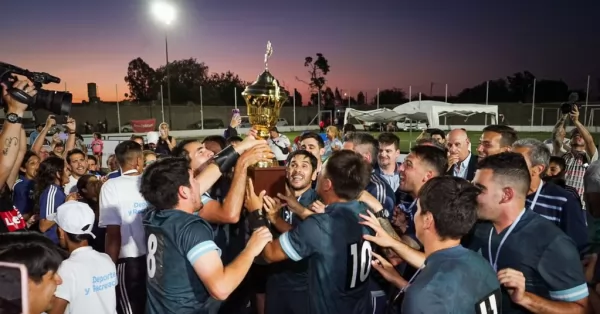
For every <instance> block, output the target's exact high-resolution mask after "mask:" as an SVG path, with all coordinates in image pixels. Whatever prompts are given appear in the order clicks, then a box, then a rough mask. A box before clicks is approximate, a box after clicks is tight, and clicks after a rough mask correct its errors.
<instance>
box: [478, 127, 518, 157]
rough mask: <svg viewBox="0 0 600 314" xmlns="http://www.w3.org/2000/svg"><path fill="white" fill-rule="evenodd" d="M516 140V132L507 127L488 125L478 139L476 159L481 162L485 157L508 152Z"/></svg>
mask: <svg viewBox="0 0 600 314" xmlns="http://www.w3.org/2000/svg"><path fill="white" fill-rule="evenodd" d="M517 139H518V137H517V131H515V130H514V129H513V128H511V127H509V126H507V125H500V124H492V125H488V126H486V127H485V128H483V133H481V137H480V138H479V145H477V157H478V158H479V160H482V159H483V158H485V157H487V156H491V155H496V154H500V153H503V152H509V151H510V150H511V149H512V147H511V146H512V144H513V143H514V142H515V141H517Z"/></svg>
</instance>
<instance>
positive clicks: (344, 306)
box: [246, 150, 372, 314]
mask: <svg viewBox="0 0 600 314" xmlns="http://www.w3.org/2000/svg"><path fill="white" fill-rule="evenodd" d="M369 168H370V167H369V166H368V165H367V164H366V163H365V162H364V160H363V157H362V156H360V155H359V154H356V153H354V152H351V151H347V150H343V151H338V152H334V153H333V154H332V156H331V157H330V158H329V160H328V162H327V163H325V167H324V169H323V171H322V172H321V173H320V174H319V178H318V183H317V193H318V195H319V197H320V198H321V199H322V201H323V203H325V204H326V205H328V207H327V211H326V212H325V213H323V214H315V215H310V216H309V217H308V218H306V219H305V220H304V221H303V222H302V223H301V224H299V225H298V226H297V227H296V228H293V229H292V230H290V231H288V232H285V233H284V234H282V235H281V236H280V237H279V238H278V239H276V240H273V242H271V243H269V244H267V246H266V247H265V249H264V250H263V257H264V258H265V260H267V261H268V262H271V263H273V262H279V261H284V260H287V259H291V260H294V261H300V260H307V261H308V263H309V265H310V267H309V268H308V291H310V297H309V298H308V299H307V301H306V302H305V303H306V309H307V311H308V312H309V313H323V314H325V313H328V314H337V313H340V314H341V313H343V314H353V313H357V314H358V313H361V314H362V313H370V309H371V302H370V300H369V299H370V297H371V295H370V292H369V285H368V282H367V281H368V278H369V273H370V270H371V263H370V261H371V258H372V254H371V245H370V243H369V242H368V241H364V240H363V238H362V237H363V235H364V234H366V233H370V230H368V229H367V228H364V227H363V226H361V225H360V224H358V220H359V217H358V214H359V213H363V214H366V211H367V208H366V207H365V206H364V204H362V203H360V202H359V201H357V198H358V197H359V195H360V193H362V191H363V190H364V189H365V187H366V185H367V183H368V182H369V173H370V169H369ZM250 182H251V181H250ZM246 193H247V196H246V198H247V200H246V201H247V205H248V206H247V208H248V209H249V211H250V213H249V215H248V221H249V223H250V226H251V228H253V229H254V228H258V227H259V226H261V225H265V224H266V221H264V219H262V218H261V211H259V210H258V209H261V208H262V207H263V199H262V198H260V197H258V196H257V195H256V194H255V193H254V191H253V187H252V185H251V184H249V187H248V189H247V190H246ZM278 197H279V198H282V199H283V200H284V201H285V202H287V203H292V202H294V201H296V198H295V197H293V196H285V195H281V194H279V195H278Z"/></svg>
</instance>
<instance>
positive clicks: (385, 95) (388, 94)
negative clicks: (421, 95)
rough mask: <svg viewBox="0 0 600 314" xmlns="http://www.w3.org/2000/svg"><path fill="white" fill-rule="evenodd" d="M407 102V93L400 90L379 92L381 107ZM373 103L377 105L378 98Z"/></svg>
mask: <svg viewBox="0 0 600 314" xmlns="http://www.w3.org/2000/svg"><path fill="white" fill-rule="evenodd" d="M406 101H407V99H406V93H405V92H404V91H403V90H402V89H400V88H392V89H384V90H382V91H380V92H379V104H380V105H400V104H403V103H405V102H406ZM373 102H374V103H377V96H375V98H374V101H373Z"/></svg>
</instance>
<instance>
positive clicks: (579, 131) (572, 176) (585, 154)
mask: <svg viewBox="0 0 600 314" xmlns="http://www.w3.org/2000/svg"><path fill="white" fill-rule="evenodd" d="M568 116H569V117H570V118H571V121H572V122H573V125H574V126H575V129H573V130H572V131H571V141H570V146H571V149H570V151H569V152H568V153H566V154H564V155H563V156H562V157H563V158H564V159H565V164H566V169H565V181H566V184H567V185H569V186H572V187H574V188H575V189H577V193H579V195H583V192H584V191H583V176H584V174H585V170H586V169H587V167H588V166H589V164H590V163H592V162H594V161H596V160H598V150H597V149H596V145H595V144H594V138H593V137H592V135H591V134H590V132H589V131H588V130H587V129H586V128H585V126H584V125H583V124H582V123H581V122H580V121H579V109H578V107H577V106H573V110H572V111H571V113H569V115H568ZM565 120H566V115H563V118H562V119H561V121H562V122H563V123H559V124H557V126H556V128H555V130H554V151H555V152H558V151H560V150H561V148H562V146H563V140H564V135H563V136H562V137H561V135H562V134H564V132H562V131H561V129H564V121H565ZM584 206H585V203H584Z"/></svg>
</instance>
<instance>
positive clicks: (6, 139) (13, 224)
mask: <svg viewBox="0 0 600 314" xmlns="http://www.w3.org/2000/svg"><path fill="white" fill-rule="evenodd" d="M29 83H31V82H29V81H26V80H23V81H17V82H15V83H14V85H13V87H14V88H17V89H20V90H23V91H25V92H26V93H27V94H29V95H30V96H34V95H35V94H36V93H37V92H36V90H35V89H34V87H33V86H30V85H29ZM2 99H3V100H4V103H5V106H6V107H5V108H4V110H5V111H6V120H4V125H3V127H2V132H1V133H0V145H1V147H0V149H1V150H2V154H0V220H1V221H2V223H0V232H7V231H17V230H22V229H24V228H25V225H26V224H25V220H24V219H23V217H22V216H21V213H20V212H19V211H18V209H16V208H14V206H13V203H12V200H11V197H10V195H11V193H10V188H12V186H13V185H14V184H15V181H16V178H17V176H18V174H19V166H20V165H21V161H22V159H23V156H24V155H25V150H26V149H27V142H26V138H25V130H24V129H23V124H22V117H23V114H24V113H25V109H27V105H26V104H23V103H20V102H18V101H17V100H16V99H14V98H13V97H12V96H10V95H9V94H8V92H7V87H6V85H4V84H2Z"/></svg>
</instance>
